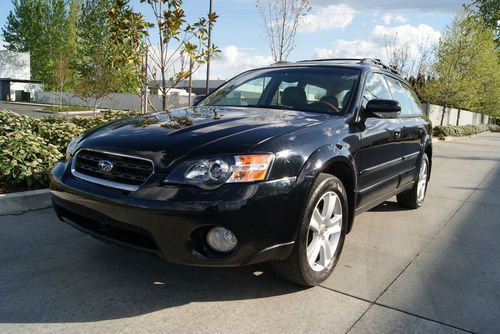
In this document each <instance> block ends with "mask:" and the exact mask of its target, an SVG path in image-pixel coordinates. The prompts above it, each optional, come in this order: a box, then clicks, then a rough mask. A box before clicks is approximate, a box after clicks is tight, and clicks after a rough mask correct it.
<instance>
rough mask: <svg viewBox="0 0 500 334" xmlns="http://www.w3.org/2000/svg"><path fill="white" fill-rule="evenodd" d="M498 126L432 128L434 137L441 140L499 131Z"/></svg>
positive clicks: (446, 126)
mask: <svg viewBox="0 0 500 334" xmlns="http://www.w3.org/2000/svg"><path fill="white" fill-rule="evenodd" d="M499 129H500V126H498V125H493V124H480V125H462V126H455V125H445V126H435V127H434V128H432V134H433V136H434V137H438V138H441V139H443V138H444V137H463V136H472V135H476V134H478V133H482V132H486V131H499Z"/></svg>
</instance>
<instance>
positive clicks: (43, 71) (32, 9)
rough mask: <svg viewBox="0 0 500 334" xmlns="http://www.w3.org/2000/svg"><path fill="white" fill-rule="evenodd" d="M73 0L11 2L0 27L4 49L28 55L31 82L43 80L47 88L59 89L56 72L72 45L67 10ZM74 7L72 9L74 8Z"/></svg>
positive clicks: (23, 0) (73, 43)
mask: <svg viewBox="0 0 500 334" xmlns="http://www.w3.org/2000/svg"><path fill="white" fill-rule="evenodd" d="M75 1H76V0H73V1H69V3H70V5H69V6H68V5H67V4H66V1H65V0H31V1H25V0H13V1H12V3H13V10H12V11H11V12H10V13H9V15H8V16H7V23H6V25H5V27H4V28H2V35H3V39H4V40H5V42H6V44H5V47H6V48H7V49H8V50H11V51H19V52H28V51H29V52H30V54H31V69H32V79H35V80H43V81H44V82H45V86H46V88H48V89H53V88H55V87H58V82H57V78H56V75H55V73H56V72H57V67H58V62H59V60H60V59H61V57H64V58H66V56H68V55H69V53H71V52H70V51H71V50H70V49H71V47H72V46H74V45H75V43H76V41H75V40H74V36H72V35H71V33H70V32H71V29H72V27H71V24H70V23H71V22H70V21H69V20H68V17H69V16H70V13H69V8H70V7H71V4H72V3H73V2H75ZM73 7H75V6H73Z"/></svg>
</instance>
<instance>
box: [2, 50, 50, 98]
mask: <svg viewBox="0 0 500 334" xmlns="http://www.w3.org/2000/svg"><path fill="white" fill-rule="evenodd" d="M30 63H31V62H30V53H29V52H13V51H8V50H0V100H1V101H34V97H35V92H37V91H43V81H37V80H31V64H30Z"/></svg>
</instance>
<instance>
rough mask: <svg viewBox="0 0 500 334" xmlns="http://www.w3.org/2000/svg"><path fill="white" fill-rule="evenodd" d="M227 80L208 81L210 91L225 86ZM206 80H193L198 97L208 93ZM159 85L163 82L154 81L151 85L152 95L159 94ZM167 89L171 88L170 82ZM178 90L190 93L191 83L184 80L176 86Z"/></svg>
mask: <svg viewBox="0 0 500 334" xmlns="http://www.w3.org/2000/svg"><path fill="white" fill-rule="evenodd" d="M225 82H226V80H209V81H208V90H209V91H210V92H212V91H213V90H215V89H216V88H218V87H219V86H220V85H222V84H224V83H225ZM205 83H206V80H193V84H192V92H193V93H194V94H196V95H202V94H205V93H206V84H205ZM158 85H161V81H160V80H157V83H155V82H154V81H153V82H151V83H150V84H149V90H150V92H151V94H158ZM167 87H170V82H167ZM175 88H177V89H183V90H185V91H186V93H187V91H188V89H189V82H188V80H182V81H181V82H180V83H179V84H177V85H176V86H175Z"/></svg>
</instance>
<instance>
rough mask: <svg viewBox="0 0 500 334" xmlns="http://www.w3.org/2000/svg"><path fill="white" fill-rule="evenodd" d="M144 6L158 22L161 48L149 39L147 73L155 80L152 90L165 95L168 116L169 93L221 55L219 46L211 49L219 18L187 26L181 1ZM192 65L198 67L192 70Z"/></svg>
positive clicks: (202, 19) (212, 16) (152, 1)
mask: <svg viewBox="0 0 500 334" xmlns="http://www.w3.org/2000/svg"><path fill="white" fill-rule="evenodd" d="M141 2H143V3H144V2H146V3H148V4H149V5H150V7H151V9H152V11H153V14H154V18H155V22H154V25H155V26H156V27H157V30H158V44H156V43H154V42H153V41H152V40H151V39H150V38H148V39H147V41H148V47H149V59H150V60H151V61H150V64H148V73H149V74H150V76H151V78H152V79H153V82H152V85H153V87H154V88H156V89H157V90H158V92H159V93H161V95H162V110H164V111H167V112H168V109H169V105H168V93H169V91H170V90H171V89H172V88H174V87H176V86H177V85H178V84H179V83H180V82H181V81H182V80H185V79H187V78H188V77H189V75H190V73H192V72H193V71H195V70H196V68H197V67H199V66H200V65H201V64H204V63H206V61H207V60H208V59H209V58H210V59H211V58H214V57H216V56H217V55H218V53H219V52H220V50H219V49H218V48H217V46H215V45H213V44H212V45H211V46H209V45H208V27H209V26H213V25H214V24H215V22H216V21H217V14H216V13H211V14H208V15H207V17H200V18H198V20H197V21H195V22H194V23H188V22H187V20H186V14H185V12H184V10H183V9H182V4H183V1H182V0H141ZM209 48H210V49H209ZM190 64H195V66H189V65H190ZM189 68H191V70H189ZM152 107H153V108H154V105H152Z"/></svg>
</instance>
